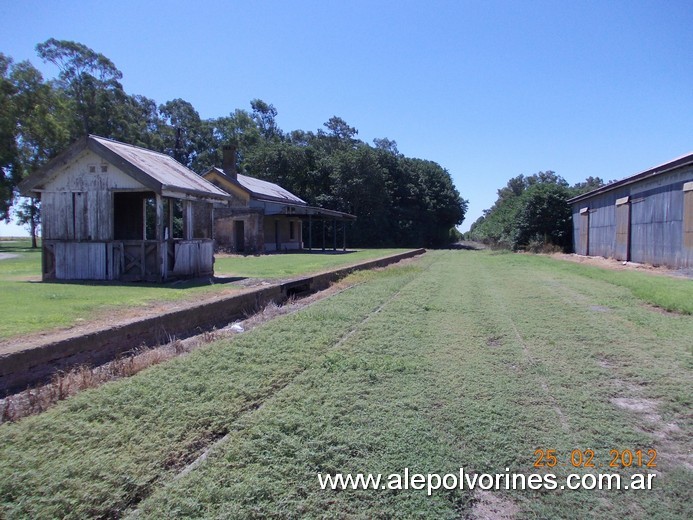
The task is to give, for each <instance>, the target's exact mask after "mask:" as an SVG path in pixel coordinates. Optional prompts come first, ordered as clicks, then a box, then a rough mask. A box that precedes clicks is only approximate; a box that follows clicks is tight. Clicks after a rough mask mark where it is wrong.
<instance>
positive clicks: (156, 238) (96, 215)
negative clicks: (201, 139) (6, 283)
mask: <svg viewBox="0 0 693 520" xmlns="http://www.w3.org/2000/svg"><path fill="white" fill-rule="evenodd" d="M20 190H21V192H22V194H23V195H26V196H34V197H39V198H40V199H41V221H42V222H41V233H42V247H43V267H42V270H43V279H44V280H53V279H56V280H122V281H139V280H146V281H156V282H158V281H164V280H167V279H170V278H172V277H192V276H202V275H208V274H212V273H213V270H214V269H213V264H214V241H213V218H214V217H213V205H214V203H218V204H222V205H223V204H224V203H225V202H226V201H228V200H229V197H228V194H227V193H225V192H224V191H222V190H220V189H219V188H217V187H216V186H214V185H212V184H211V183H209V182H207V181H206V180H205V179H203V178H202V177H200V176H199V175H197V174H196V173H195V172H193V171H191V170H189V169H187V168H186V167H185V166H183V165H182V164H180V163H178V162H177V161H175V160H174V159H173V158H171V157H169V156H168V155H165V154H162V153H158V152H154V151H152V150H147V149H144V148H139V147H136V146H131V145H128V144H124V143H120V142H117V141H113V140H110V139H105V138H103V137H98V136H94V135H89V136H87V137H84V138H82V139H80V140H79V141H77V142H75V143H74V144H73V145H72V146H70V147H69V148H68V149H67V150H66V151H65V152H63V153H62V154H60V155H58V156H57V157H55V158H54V159H53V160H51V161H50V162H49V163H47V164H46V165H45V166H44V167H43V168H41V169H40V170H38V171H36V172H35V173H33V174H32V175H31V176H29V177H28V178H27V179H25V180H24V181H23V182H22V184H21V185H20Z"/></svg>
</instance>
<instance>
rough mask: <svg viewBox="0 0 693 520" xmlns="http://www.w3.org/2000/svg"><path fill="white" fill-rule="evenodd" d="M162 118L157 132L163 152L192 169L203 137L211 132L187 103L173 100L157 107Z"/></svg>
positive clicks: (203, 139) (201, 145) (181, 100)
mask: <svg viewBox="0 0 693 520" xmlns="http://www.w3.org/2000/svg"><path fill="white" fill-rule="evenodd" d="M159 114H160V116H161V118H162V121H161V126H160V127H159V132H160V134H161V139H162V141H163V151H164V152H165V153H167V154H168V155H170V156H171V157H173V158H174V159H175V160H176V161H178V162H179V163H181V164H184V165H185V166H188V167H192V165H193V164H194V163H195V160H196V158H197V156H198V155H199V153H200V149H201V148H202V147H203V143H204V141H205V137H208V136H209V137H211V132H209V131H205V130H208V129H207V128H205V126H204V125H203V124H202V120H201V119H200V114H198V113H197V110H195V108H194V107H193V106H192V104H190V103H189V102H188V101H185V100H183V99H180V98H179V99H174V100H171V101H167V102H166V103H164V104H163V105H161V106H159Z"/></svg>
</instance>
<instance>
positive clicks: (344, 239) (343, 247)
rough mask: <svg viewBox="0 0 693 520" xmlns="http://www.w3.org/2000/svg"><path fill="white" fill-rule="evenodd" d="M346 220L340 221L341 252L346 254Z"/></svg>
mask: <svg viewBox="0 0 693 520" xmlns="http://www.w3.org/2000/svg"><path fill="white" fill-rule="evenodd" d="M346 225H347V223H346V220H342V251H345V252H346Z"/></svg>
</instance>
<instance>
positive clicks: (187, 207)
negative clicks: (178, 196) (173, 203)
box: [183, 200, 193, 240]
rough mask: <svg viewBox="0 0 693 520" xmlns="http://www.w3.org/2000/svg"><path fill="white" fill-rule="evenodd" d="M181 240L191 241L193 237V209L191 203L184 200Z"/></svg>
mask: <svg viewBox="0 0 693 520" xmlns="http://www.w3.org/2000/svg"><path fill="white" fill-rule="evenodd" d="M183 215H184V216H183V228H184V231H183V238H185V240H192V235H193V208H192V202H190V201H189V200H186V201H184V202H183Z"/></svg>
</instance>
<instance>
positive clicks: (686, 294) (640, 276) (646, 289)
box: [544, 259, 693, 314]
mask: <svg viewBox="0 0 693 520" xmlns="http://www.w3.org/2000/svg"><path fill="white" fill-rule="evenodd" d="M544 260H546V261H552V262H558V261H559V260H554V259H544ZM562 263H563V264H564V265H563V266H562V269H564V270H566V271H568V272H572V273H576V274H579V275H580V276H585V277H587V278H592V279H594V280H602V281H605V282H608V283H611V284H614V285H618V286H621V287H625V288H627V289H630V291H631V292H632V294H633V296H635V297H636V298H640V299H641V300H643V301H646V302H648V303H651V304H652V305H655V306H657V307H661V308H662V309H665V310H668V311H672V312H680V313H682V314H693V280H691V279H684V278H682V279H676V278H670V277H666V276H661V275H655V274H648V273H639V272H634V271H615V270H611V269H601V268H599V267H594V266H589V265H580V264H575V263H572V262H562Z"/></svg>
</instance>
